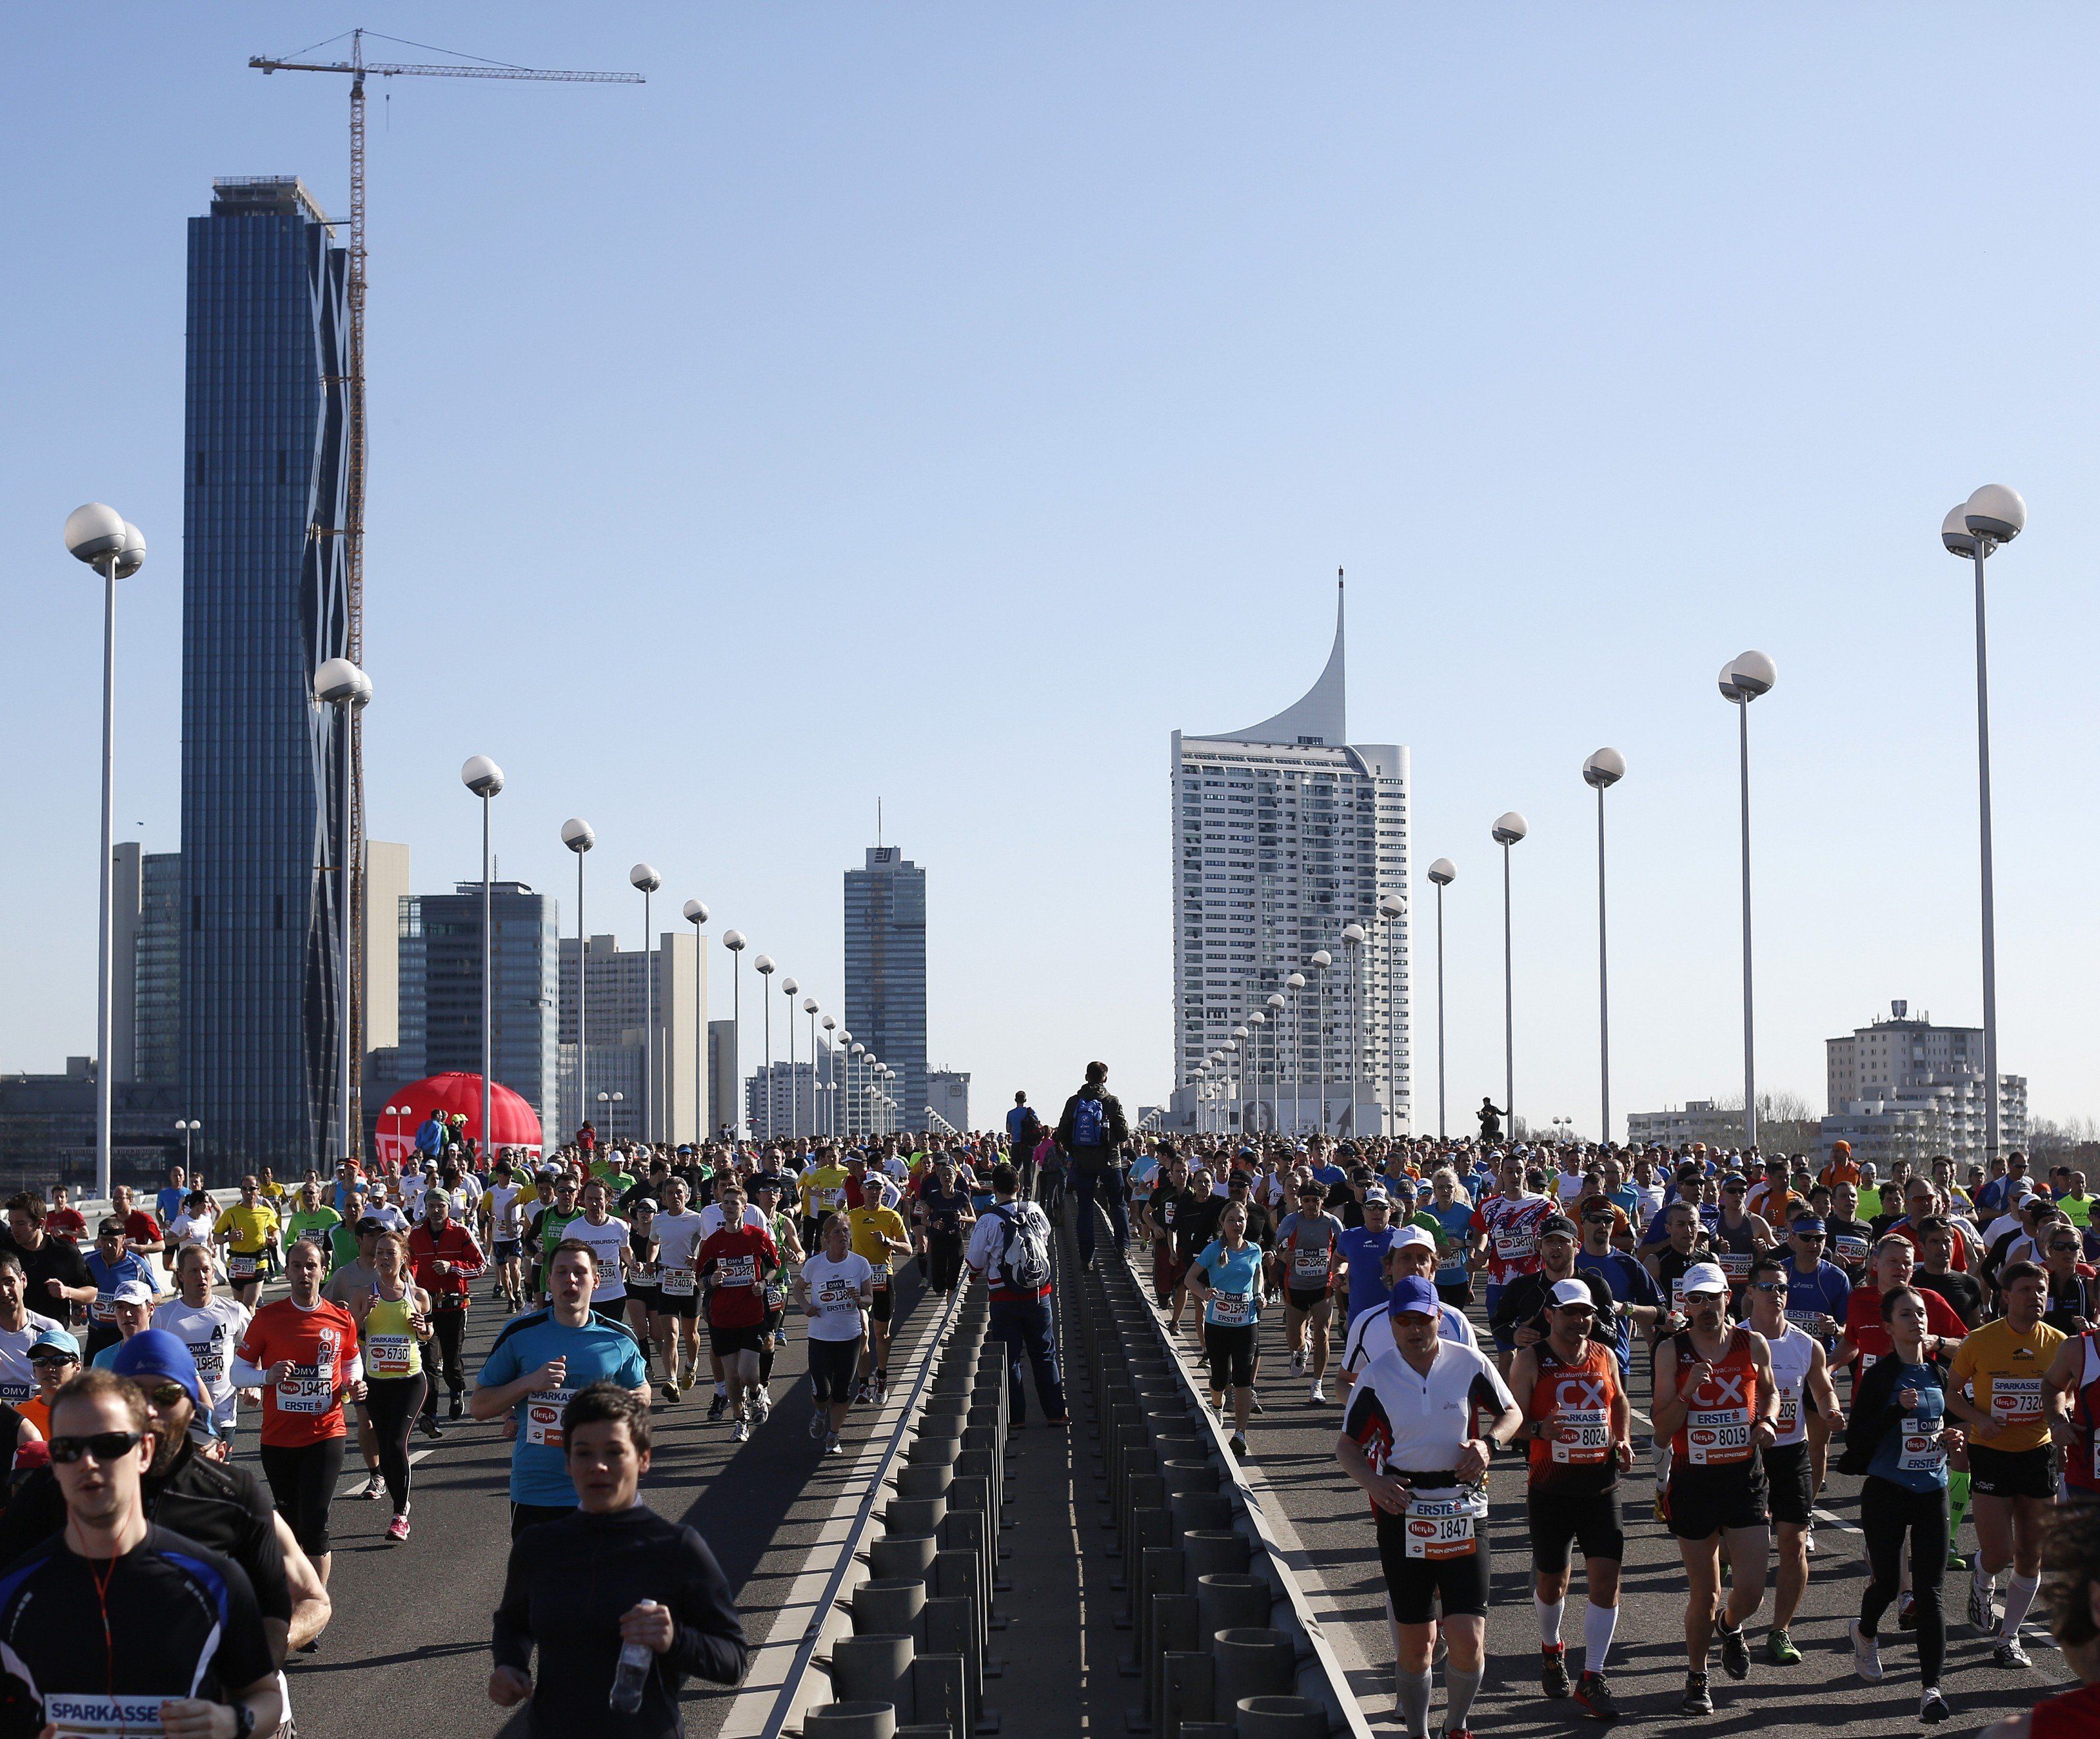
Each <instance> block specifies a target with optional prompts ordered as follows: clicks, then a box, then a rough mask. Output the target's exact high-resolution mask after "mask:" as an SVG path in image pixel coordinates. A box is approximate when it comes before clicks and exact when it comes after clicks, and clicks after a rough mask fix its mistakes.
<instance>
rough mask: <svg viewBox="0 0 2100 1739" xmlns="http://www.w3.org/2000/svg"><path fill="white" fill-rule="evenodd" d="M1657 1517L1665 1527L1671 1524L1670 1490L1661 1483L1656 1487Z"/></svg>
mask: <svg viewBox="0 0 2100 1739" xmlns="http://www.w3.org/2000/svg"><path fill="white" fill-rule="evenodd" d="M1655 1519H1656V1520H1657V1521H1659V1522H1661V1524H1662V1525H1664V1526H1665V1528H1666V1527H1668V1526H1669V1525H1670V1492H1669V1490H1668V1489H1667V1488H1666V1487H1665V1486H1661V1485H1658V1486H1657V1487H1656V1488H1655Z"/></svg>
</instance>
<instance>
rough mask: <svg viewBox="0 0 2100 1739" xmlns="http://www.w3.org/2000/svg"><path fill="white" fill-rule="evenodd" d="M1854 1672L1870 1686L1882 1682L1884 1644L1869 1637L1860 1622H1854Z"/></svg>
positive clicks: (1875, 1638) (1855, 1620) (1876, 1638)
mask: <svg viewBox="0 0 2100 1739" xmlns="http://www.w3.org/2000/svg"><path fill="white" fill-rule="evenodd" d="M1851 1628H1852V1671H1854V1672H1855V1673H1857V1674H1858V1675H1860V1677H1861V1678H1862V1679H1865V1680H1866V1681H1867V1683H1868V1684H1880V1683H1881V1682H1882V1644H1881V1640H1880V1639H1879V1638H1878V1637H1874V1636H1869V1635H1868V1634H1867V1633H1866V1632H1865V1631H1863V1630H1861V1629H1860V1621H1859V1620H1858V1619H1857V1618H1855V1619H1854V1620H1853V1621H1852V1626H1851Z"/></svg>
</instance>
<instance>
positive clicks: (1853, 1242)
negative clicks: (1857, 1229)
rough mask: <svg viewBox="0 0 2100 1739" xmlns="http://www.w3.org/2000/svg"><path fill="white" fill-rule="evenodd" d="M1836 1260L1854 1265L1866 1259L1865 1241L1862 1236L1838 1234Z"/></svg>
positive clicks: (1850, 1265)
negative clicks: (1853, 1236) (1854, 1236)
mask: <svg viewBox="0 0 2100 1739" xmlns="http://www.w3.org/2000/svg"><path fill="white" fill-rule="evenodd" d="M1838 1260H1839V1261H1840V1262H1842V1263H1844V1264H1846V1265H1847V1266H1848V1267H1856V1266H1857V1265H1859V1264H1860V1263H1862V1262H1864V1261H1865V1260H1867V1241H1866V1239H1865V1238H1848V1237H1845V1236H1842V1235H1841V1236H1840V1237H1839V1238H1838Z"/></svg>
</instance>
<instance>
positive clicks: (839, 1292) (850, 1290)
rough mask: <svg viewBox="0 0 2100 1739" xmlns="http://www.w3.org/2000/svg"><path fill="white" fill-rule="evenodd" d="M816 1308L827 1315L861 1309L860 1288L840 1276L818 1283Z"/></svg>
mask: <svg viewBox="0 0 2100 1739" xmlns="http://www.w3.org/2000/svg"><path fill="white" fill-rule="evenodd" d="M815 1302H816V1306H817V1308H818V1309H819V1310H821V1311H823V1312H826V1313H835V1312H838V1311H843V1310H854V1311H857V1310H858V1309H860V1288H859V1287H857V1286H854V1284H853V1283H852V1282H850V1281H848V1280H845V1279H844V1278H840V1276H838V1275H836V1274H833V1275H829V1276H827V1278H824V1279H822V1280H820V1281H818V1282H817V1291H816V1299H815Z"/></svg>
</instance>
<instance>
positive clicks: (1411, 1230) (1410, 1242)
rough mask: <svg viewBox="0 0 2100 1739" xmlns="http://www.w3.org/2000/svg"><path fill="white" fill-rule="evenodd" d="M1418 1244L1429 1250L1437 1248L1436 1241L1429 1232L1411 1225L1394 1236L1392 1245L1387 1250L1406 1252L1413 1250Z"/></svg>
mask: <svg viewBox="0 0 2100 1739" xmlns="http://www.w3.org/2000/svg"><path fill="white" fill-rule="evenodd" d="M1416 1244H1421V1245H1423V1246H1424V1247H1427V1248H1428V1249H1431V1250H1434V1249H1435V1248H1436V1239H1435V1238H1432V1237H1431V1236H1430V1235H1429V1234H1427V1232H1425V1231H1423V1229H1422V1228H1421V1227H1420V1226H1418V1225H1410V1226H1405V1227H1403V1228H1402V1229H1401V1230H1399V1231H1398V1232H1396V1233H1395V1234H1393V1239H1392V1243H1391V1244H1389V1245H1387V1249H1390V1250H1406V1249H1410V1248H1412V1247H1414V1245H1416Z"/></svg>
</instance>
